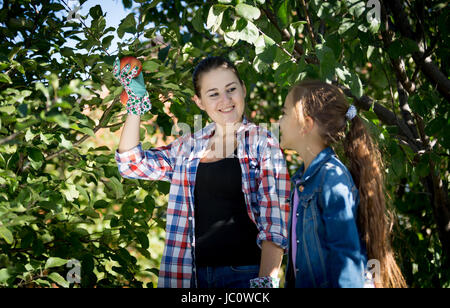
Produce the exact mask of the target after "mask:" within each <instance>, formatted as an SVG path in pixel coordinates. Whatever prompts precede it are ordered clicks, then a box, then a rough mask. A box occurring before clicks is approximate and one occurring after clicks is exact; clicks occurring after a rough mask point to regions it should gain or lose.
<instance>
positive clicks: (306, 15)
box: [302, 0, 316, 48]
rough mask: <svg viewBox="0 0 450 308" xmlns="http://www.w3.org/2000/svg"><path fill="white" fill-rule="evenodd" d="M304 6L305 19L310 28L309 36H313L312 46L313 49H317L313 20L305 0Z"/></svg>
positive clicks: (303, 0) (303, 1)
mask: <svg viewBox="0 0 450 308" xmlns="http://www.w3.org/2000/svg"><path fill="white" fill-rule="evenodd" d="M302 6H303V11H304V12H305V19H306V24H307V26H308V32H309V36H311V44H312V47H313V48H315V47H316V38H315V36H314V30H313V28H312V26H311V20H310V19H309V14H308V8H307V7H306V3H305V0H302Z"/></svg>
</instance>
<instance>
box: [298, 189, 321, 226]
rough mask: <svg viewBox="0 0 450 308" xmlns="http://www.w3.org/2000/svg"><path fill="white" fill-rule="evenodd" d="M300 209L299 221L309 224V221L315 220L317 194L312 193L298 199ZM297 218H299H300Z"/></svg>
mask: <svg viewBox="0 0 450 308" xmlns="http://www.w3.org/2000/svg"><path fill="white" fill-rule="evenodd" d="M299 203H300V205H301V207H299V209H300V211H301V213H300V214H301V215H299V216H300V217H301V219H303V221H305V222H310V221H311V220H314V221H315V220H317V193H316V192H313V193H310V194H308V195H305V196H301V197H300V199H299ZM300 217H299V218H300Z"/></svg>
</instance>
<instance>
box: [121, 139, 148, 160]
mask: <svg viewBox="0 0 450 308" xmlns="http://www.w3.org/2000/svg"><path fill="white" fill-rule="evenodd" d="M143 157H144V150H143V149H142V144H141V143H140V142H139V144H138V145H137V146H135V147H134V148H132V149H130V150H128V151H125V152H122V153H119V151H118V150H116V153H115V159H116V162H117V163H118V164H129V163H138V162H140V161H141V160H142V158H143Z"/></svg>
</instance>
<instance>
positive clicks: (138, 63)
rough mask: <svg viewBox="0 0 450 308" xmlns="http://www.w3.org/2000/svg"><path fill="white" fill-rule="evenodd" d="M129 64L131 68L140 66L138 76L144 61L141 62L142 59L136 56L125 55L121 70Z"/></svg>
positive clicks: (121, 60)
mask: <svg viewBox="0 0 450 308" xmlns="http://www.w3.org/2000/svg"><path fill="white" fill-rule="evenodd" d="M127 64H130V69H133V68H135V67H136V66H137V67H138V68H139V70H138V72H137V74H136V76H137V75H139V74H140V73H141V71H142V63H141V61H139V60H138V59H136V58H135V57H130V56H128V57H123V58H122V59H120V71H122V69H123V68H124V66H125V65H127Z"/></svg>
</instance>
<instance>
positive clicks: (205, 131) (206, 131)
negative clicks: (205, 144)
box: [194, 115, 251, 139]
mask: <svg viewBox="0 0 450 308" xmlns="http://www.w3.org/2000/svg"><path fill="white" fill-rule="evenodd" d="M249 124H251V122H250V121H249V120H248V119H247V117H246V116H245V115H244V116H243V118H242V123H241V125H240V126H239V128H238V130H237V131H236V134H238V135H239V134H240V133H241V132H242V131H243V130H245V129H246V128H247V126H248V125H249ZM215 131H216V123H215V122H212V123H210V124H208V125H206V126H205V127H203V128H202V129H200V130H198V131H197V132H196V133H195V134H194V139H209V138H211V137H212V136H213V135H214V132H215Z"/></svg>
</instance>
